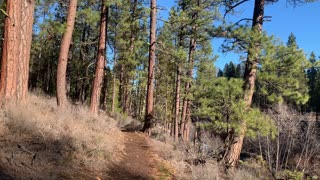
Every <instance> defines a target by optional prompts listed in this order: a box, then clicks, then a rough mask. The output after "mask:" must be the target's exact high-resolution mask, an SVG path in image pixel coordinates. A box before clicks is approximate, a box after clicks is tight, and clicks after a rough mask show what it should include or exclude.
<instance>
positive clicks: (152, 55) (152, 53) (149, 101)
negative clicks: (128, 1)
mask: <svg viewBox="0 0 320 180" xmlns="http://www.w3.org/2000/svg"><path fill="white" fill-rule="evenodd" d="M150 4H151V5H150V6H151V7H150V8H151V12H150V18H151V20H150V22H151V23H150V46H149V67H148V84H147V96H146V114H145V122H144V125H143V129H142V130H143V131H144V132H147V131H148V130H149V129H150V128H151V121H152V119H153V88H154V87H153V81H154V71H153V70H154V64H155V61H156V24H157V22H156V17H157V7H156V6H157V1H156V0H151V3H150Z"/></svg>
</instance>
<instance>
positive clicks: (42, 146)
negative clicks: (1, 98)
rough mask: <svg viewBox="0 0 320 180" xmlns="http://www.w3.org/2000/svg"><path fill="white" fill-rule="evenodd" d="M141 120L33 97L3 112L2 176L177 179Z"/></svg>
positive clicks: (0, 129)
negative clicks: (61, 105) (59, 105)
mask: <svg viewBox="0 0 320 180" xmlns="http://www.w3.org/2000/svg"><path fill="white" fill-rule="evenodd" d="M137 124H138V125H139V122H137V121H134V120H133V119H130V118H128V117H115V119H113V118H111V117H110V116H108V115H107V114H103V113H101V115H99V116H94V115H92V114H91V113H90V112H89V110H88V109H87V108H86V107H81V106H80V107H79V106H70V107H66V108H64V109H58V108H57V107H56V104H55V100H54V99H52V98H46V97H42V96H35V95H31V96H30V100H29V103H28V104H27V105H22V106H12V107H8V108H7V109H1V110H0V179H1V180H11V179H45V180H51V179H85V180H86V179H88V180H93V179H94V180H104V179H117V180H118V179H119V180H126V179H176V178H175V176H174V174H175V170H174V168H173V167H172V166H171V165H169V163H167V162H166V161H165V160H163V159H162V158H161V157H160V156H159V155H158V154H159V153H158V152H157V151H156V149H157V148H159V147H156V145H155V144H153V143H152V142H153V141H152V140H151V139H150V137H148V136H146V135H145V134H143V133H138V132H122V131H121V130H120V129H125V130H130V131H134V130H137V129H139V126H138V125H137ZM136 125H137V126H136ZM130 128H132V129H130Z"/></svg>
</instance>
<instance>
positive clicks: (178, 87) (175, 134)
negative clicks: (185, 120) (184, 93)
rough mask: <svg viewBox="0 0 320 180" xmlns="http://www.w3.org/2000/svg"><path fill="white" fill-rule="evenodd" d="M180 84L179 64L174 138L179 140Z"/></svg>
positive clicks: (178, 69) (178, 66)
mask: <svg viewBox="0 0 320 180" xmlns="http://www.w3.org/2000/svg"><path fill="white" fill-rule="evenodd" d="M180 84H181V68H180V65H177V80H176V97H175V102H176V105H175V119H174V125H173V127H174V140H175V141H178V140H179V111H180Z"/></svg>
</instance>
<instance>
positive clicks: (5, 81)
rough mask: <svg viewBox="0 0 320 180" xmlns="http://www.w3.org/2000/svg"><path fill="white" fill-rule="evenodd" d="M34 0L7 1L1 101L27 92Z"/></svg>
mask: <svg viewBox="0 0 320 180" xmlns="http://www.w3.org/2000/svg"><path fill="white" fill-rule="evenodd" d="M34 6H35V2H34V1H33V0H19V1H18V2H17V1H13V0H8V1H6V14H7V15H6V17H5V23H4V36H3V37H4V41H3V48H2V61H1V88H0V98H1V101H2V102H4V103H6V102H8V101H11V102H15V103H18V102H23V101H24V100H25V99H26V97H27V94H28V78H29V61H30V50H31V41H32V25H33V14H34Z"/></svg>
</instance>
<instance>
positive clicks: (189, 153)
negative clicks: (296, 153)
mask: <svg viewBox="0 0 320 180" xmlns="http://www.w3.org/2000/svg"><path fill="white" fill-rule="evenodd" d="M160 139H161V140H162V139H165V141H164V142H162V141H158V140H155V139H152V140H151V141H150V142H151V145H152V146H153V147H154V150H155V151H156V152H157V154H158V155H159V156H160V157H161V158H163V159H164V160H165V161H167V162H169V163H170V165H171V166H172V167H174V168H175V172H176V173H175V175H176V177H177V179H192V180H221V179H222V180H224V179H226V180H243V179H245V180H258V179H263V177H259V176H258V175H256V173H255V172H253V170H252V169H249V168H246V166H244V165H242V166H241V167H240V168H238V169H235V170H234V171H230V172H228V173H227V174H226V173H225V169H224V165H223V164H221V163H219V162H217V161H216V160H215V159H212V158H211V159H210V158H209V157H207V156H205V155H204V154H203V153H199V152H197V149H199V147H196V148H195V147H193V145H192V144H185V143H181V142H180V143H175V142H174V141H173V139H172V138H171V137H170V136H169V135H162V136H161V138H160ZM207 142H210V143H209V145H210V147H211V148H212V149H217V148H219V146H220V145H221V142H220V141H219V139H214V138H212V139H211V140H210V141H207ZM197 158H203V159H205V160H206V162H205V163H204V164H201V163H199V164H197V165H196V164H194V163H193V162H192V161H191V162H190V160H192V159H197Z"/></svg>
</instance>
